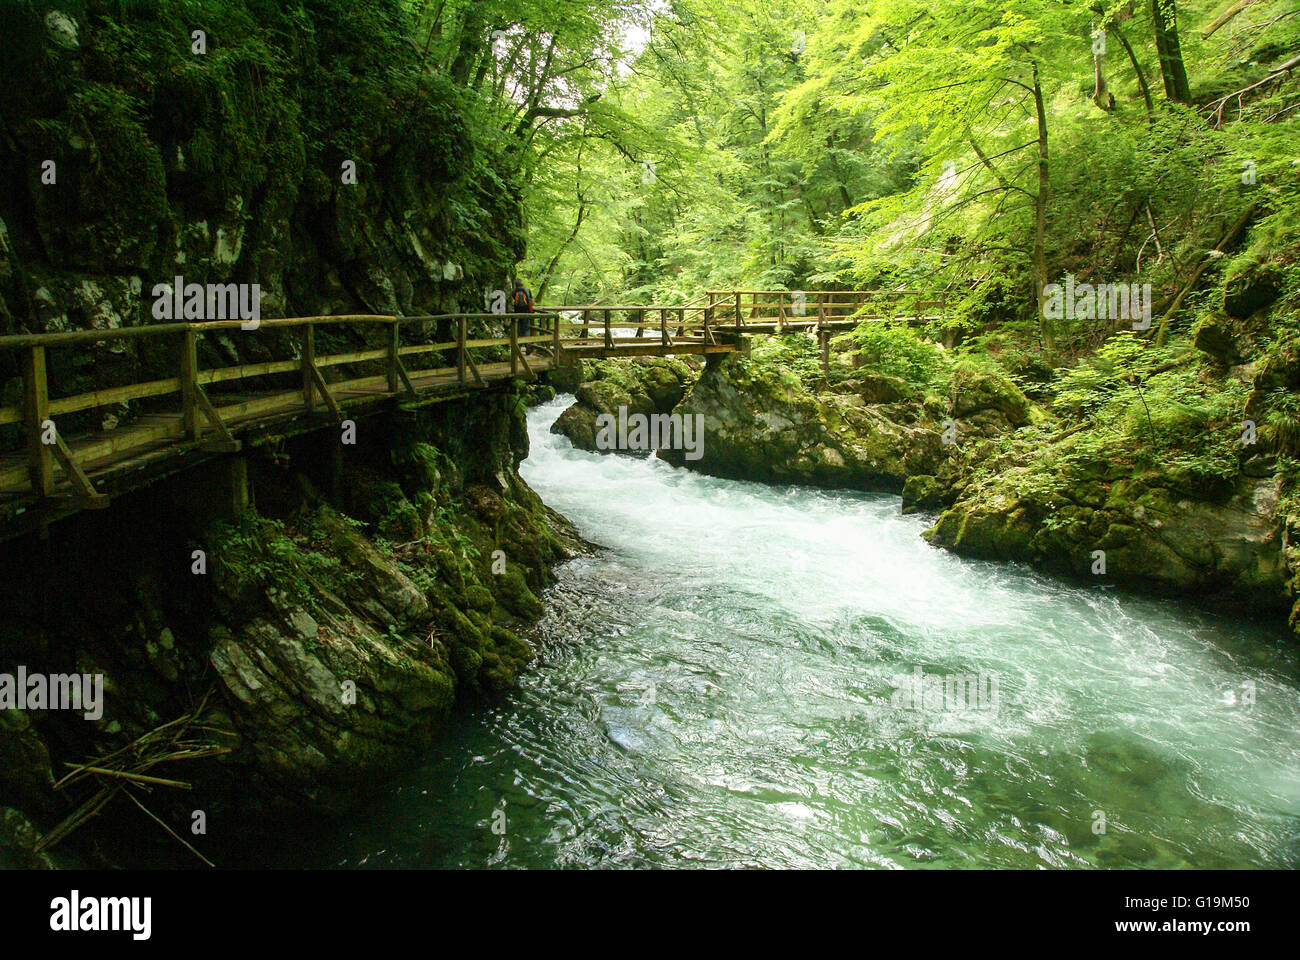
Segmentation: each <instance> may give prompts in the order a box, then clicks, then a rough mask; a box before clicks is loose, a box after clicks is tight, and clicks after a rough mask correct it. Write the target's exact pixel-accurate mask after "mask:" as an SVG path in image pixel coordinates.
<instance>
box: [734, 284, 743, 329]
mask: <svg viewBox="0 0 1300 960" xmlns="http://www.w3.org/2000/svg"><path fill="white" fill-rule="evenodd" d="M733 296H735V298H736V333H740V326H741V321H740V294H739V293H735V294H733Z"/></svg>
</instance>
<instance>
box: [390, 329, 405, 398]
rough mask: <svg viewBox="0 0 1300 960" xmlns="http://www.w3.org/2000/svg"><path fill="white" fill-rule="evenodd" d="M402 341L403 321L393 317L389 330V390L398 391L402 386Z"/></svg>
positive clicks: (391, 391)
mask: <svg viewBox="0 0 1300 960" xmlns="http://www.w3.org/2000/svg"><path fill="white" fill-rule="evenodd" d="M401 343H402V321H400V320H398V319H397V318H396V317H394V318H393V326H392V329H391V330H389V331H388V392H389V393H396V392H397V390H398V388H399V387H400V386H401V382H400V378H399V377H398V375H397V364H398V363H399V362H400V357H401V354H399V353H398V352H397V351H398V348H399V347H400V346H401Z"/></svg>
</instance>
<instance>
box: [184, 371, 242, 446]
mask: <svg viewBox="0 0 1300 960" xmlns="http://www.w3.org/2000/svg"><path fill="white" fill-rule="evenodd" d="M194 400H195V401H196V402H197V403H198V405H199V409H200V410H202V411H203V415H204V416H205V417H207V418H208V423H210V424H212V429H214V430H216V431H217V435H218V436H219V437H221V439H222V440H225V441H227V442H230V441H232V440H234V437H232V436H231V435H230V431H229V430H228V429H226V424H225V421H224V420H222V419H221V414H219V413H218V412H217V408H216V407H214V406H213V405H212V401H211V400H209V399H208V395H207V394H206V393H205V392H204V390H203V388H202V387H200V386H199V385H198V384H195V385H194Z"/></svg>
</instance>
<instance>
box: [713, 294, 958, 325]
mask: <svg viewBox="0 0 1300 960" xmlns="http://www.w3.org/2000/svg"><path fill="white" fill-rule="evenodd" d="M706 296H707V297H708V298H709V306H710V307H711V308H712V309H713V312H714V318H715V320H716V319H717V318H719V317H726V318H729V319H730V320H731V321H732V322H733V323H734V325H735V326H736V327H737V328H739V329H743V328H744V327H746V326H755V325H759V326H769V325H772V324H775V325H776V327H777V329H778V330H783V329H785V328H786V327H792V328H795V329H798V328H801V327H808V326H814V325H817V324H819V323H821V324H824V323H828V322H835V323H836V324H837V325H839V324H840V323H841V322H842V321H846V320H855V321H861V320H890V319H909V320H915V321H922V320H925V319H927V318H928V317H931V316H934V315H936V313H942V311H943V310H944V308H945V306H946V300H945V298H944V297H943V296H942V295H940V296H937V297H936V296H935V295H933V294H927V293H923V292H921V291H919V290H830V291H822V290H817V291H807V292H805V291H797V290H795V291H792V290H709V291H707V292H706Z"/></svg>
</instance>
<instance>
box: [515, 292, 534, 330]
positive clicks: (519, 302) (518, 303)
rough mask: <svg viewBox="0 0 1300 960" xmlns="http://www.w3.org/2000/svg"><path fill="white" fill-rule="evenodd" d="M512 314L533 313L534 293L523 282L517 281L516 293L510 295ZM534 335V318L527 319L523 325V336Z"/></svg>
mask: <svg viewBox="0 0 1300 960" xmlns="http://www.w3.org/2000/svg"><path fill="white" fill-rule="evenodd" d="M510 312H511V313H532V312H533V291H531V290H529V289H528V288H527V287H525V286H524V282H523V281H522V280H516V281H515V290H514V293H512V294H510ZM532 335H533V320H532V317H525V318H524V323H523V336H525V337H531V336H532Z"/></svg>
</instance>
